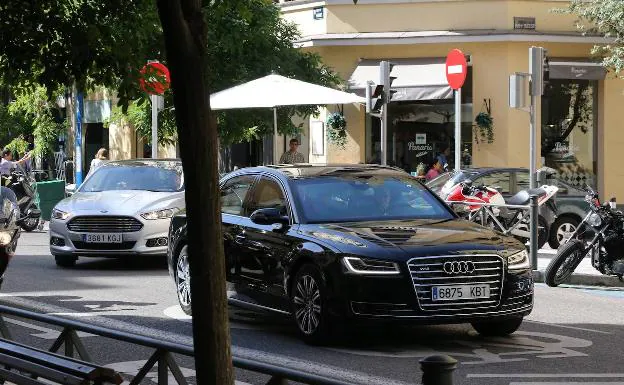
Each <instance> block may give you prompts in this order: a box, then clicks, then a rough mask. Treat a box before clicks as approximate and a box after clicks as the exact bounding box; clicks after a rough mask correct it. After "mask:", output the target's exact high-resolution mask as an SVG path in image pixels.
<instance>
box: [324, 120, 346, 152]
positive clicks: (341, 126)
mask: <svg viewBox="0 0 624 385" xmlns="http://www.w3.org/2000/svg"><path fill="white" fill-rule="evenodd" d="M327 139H328V140H329V141H330V142H332V143H333V144H335V145H336V146H338V147H340V148H345V145H346V144H347V121H346V120H345V118H344V116H343V115H342V114H341V113H340V112H333V113H331V114H329V116H328V117H327Z"/></svg>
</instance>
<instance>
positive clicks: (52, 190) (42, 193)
mask: <svg viewBox="0 0 624 385" xmlns="http://www.w3.org/2000/svg"><path fill="white" fill-rule="evenodd" d="M33 187H34V188H35V191H37V195H36V197H35V203H37V206H38V207H39V209H40V210H41V218H42V219H43V220H45V221H50V217H51V216H52V209H53V208H54V206H56V204H57V203H59V202H60V201H61V200H62V199H63V198H65V181H64V180H62V179H59V180H50V181H45V182H35V183H34V186H33Z"/></svg>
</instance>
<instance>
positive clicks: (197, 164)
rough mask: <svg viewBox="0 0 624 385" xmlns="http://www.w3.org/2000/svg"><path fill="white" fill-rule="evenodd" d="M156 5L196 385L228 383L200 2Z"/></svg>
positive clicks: (173, 0) (167, 0) (163, 0)
mask: <svg viewBox="0 0 624 385" xmlns="http://www.w3.org/2000/svg"><path fill="white" fill-rule="evenodd" d="M157 4H158V13H159V16H160V20H161V23H162V27H163V32H164V37H165V47H166V50H167V59H168V60H167V65H168V66H169V68H170V71H171V85H172V88H173V101H174V105H175V114H176V119H177V126H178V138H179V144H180V153H181V158H182V165H183V167H184V179H185V184H186V211H187V221H188V222H187V223H188V228H187V231H188V241H189V244H188V246H189V256H190V258H189V262H190V273H191V296H192V297H191V299H192V303H193V341H194V346H195V368H196V373H197V383H198V384H219V385H222V384H223V385H231V384H233V382H234V378H233V370H232V357H231V349H230V335H229V326H228V309H227V298H226V282H225V259H224V255H223V238H222V235H221V213H220V205H219V186H218V172H217V161H218V142H217V127H216V121H215V120H214V119H212V116H211V115H212V114H211V111H210V96H209V95H210V93H209V91H208V87H207V85H206V84H207V82H206V77H205V71H206V70H207V66H206V55H205V52H206V47H207V41H206V25H205V22H204V18H203V14H202V9H201V0H158V1H157Z"/></svg>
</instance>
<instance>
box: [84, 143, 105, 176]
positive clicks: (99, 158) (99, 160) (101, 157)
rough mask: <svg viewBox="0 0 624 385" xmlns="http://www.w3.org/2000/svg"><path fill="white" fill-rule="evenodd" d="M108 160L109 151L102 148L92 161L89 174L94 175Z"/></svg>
mask: <svg viewBox="0 0 624 385" xmlns="http://www.w3.org/2000/svg"><path fill="white" fill-rule="evenodd" d="M107 160H108V150H107V149H105V148H100V149H99V150H98V152H97V154H95V158H93V160H92V161H91V166H90V167H89V173H88V174H87V175H89V174H92V173H93V171H95V169H96V168H98V167H100V166H101V165H102V164H104V162H106V161H107Z"/></svg>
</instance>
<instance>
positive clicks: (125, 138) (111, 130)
mask: <svg viewBox="0 0 624 385" xmlns="http://www.w3.org/2000/svg"><path fill="white" fill-rule="evenodd" d="M108 146H109V149H108V151H109V158H110V159H111V160H120V159H130V158H133V157H134V155H135V154H136V133H135V131H134V128H132V127H131V126H130V125H128V124H123V125H116V124H111V125H110V126H109V127H108Z"/></svg>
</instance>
